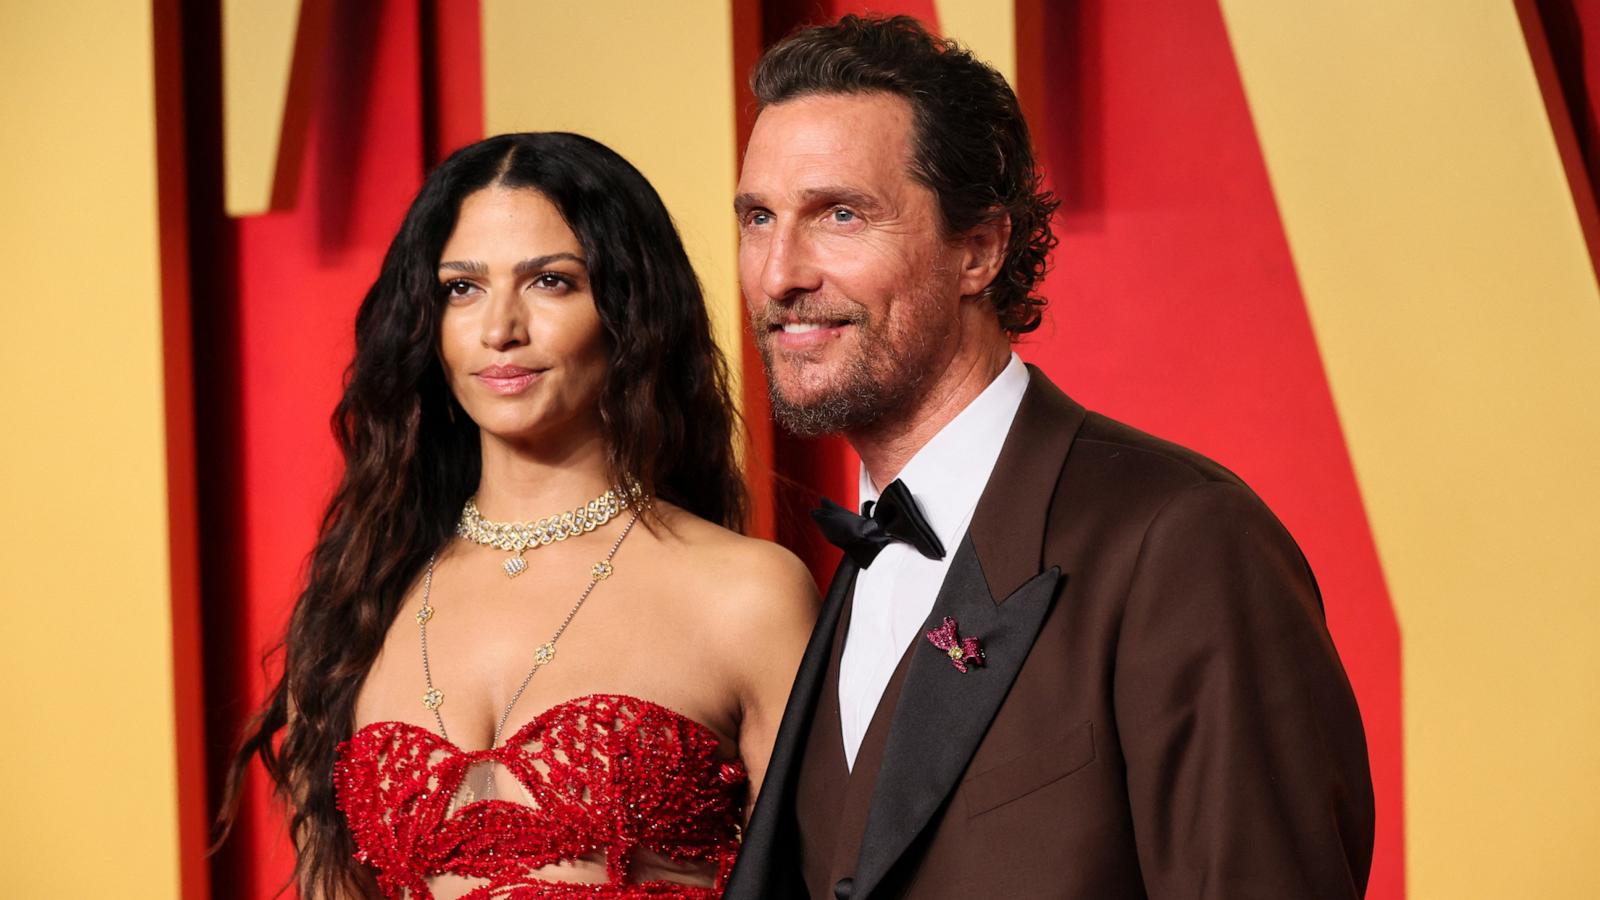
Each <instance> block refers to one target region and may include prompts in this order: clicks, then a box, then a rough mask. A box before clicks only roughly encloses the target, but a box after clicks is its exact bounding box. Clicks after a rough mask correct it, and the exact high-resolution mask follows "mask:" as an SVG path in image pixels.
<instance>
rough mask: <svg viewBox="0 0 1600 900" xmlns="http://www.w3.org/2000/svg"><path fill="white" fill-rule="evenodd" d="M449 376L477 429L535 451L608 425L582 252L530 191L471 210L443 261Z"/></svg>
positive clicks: (464, 210)
mask: <svg viewBox="0 0 1600 900" xmlns="http://www.w3.org/2000/svg"><path fill="white" fill-rule="evenodd" d="M439 282H440V284H441V285H443V286H444V290H445V294H446V297H447V300H446V305H445V309H444V315H443V317H442V321H441V323H440V327H439V349H440V355H441V356H442V357H443V359H444V368H445V375H446V377H447V378H448V379H449V382H450V390H451V391H452V392H453V393H454V394H455V397H456V400H457V401H458V402H459V403H460V404H461V406H462V407H463V408H464V409H466V411H467V415H469V416H471V417H472V421H474V422H476V423H477V424H478V427H479V428H481V429H483V431H484V432H485V433H486V434H488V435H492V436H494V437H497V438H500V439H502V440H504V441H506V442H507V443H512V444H517V445H532V444H539V443H545V442H548V441H550V440H552V439H554V440H563V439H571V438H577V437H581V436H583V433H587V432H591V431H593V430H596V429H598V428H599V423H600V414H599V407H598V398H599V396H600V388H601V385H602V383H603V382H604V380H605V375H606V353H605V346H604V340H603V338H602V334H601V328H600V314H599V312H598V311H597V310H596V309H595V304H594V294H593V293H592V291H591V288H590V284H589V270H588V267H587V262H586V260H585V259H584V255H583V248H582V247H580V246H579V244H578V239H577V237H576V236H575V235H573V233H572V229H571V228H569V227H567V223H566V221H565V220H564V219H563V218H562V217H561V213H560V211H558V210H557V209H556V207H555V204H553V203H551V202H550V201H549V200H548V199H546V198H545V196H544V195H543V194H541V193H539V192H538V191H535V190H531V189H528V188H506V187H498V186H491V187H487V188H484V189H482V190H480V191H478V192H476V193H474V194H471V195H469V196H468V197H467V198H466V200H464V201H462V203H461V211H460V213H459V215H458V216H457V218H456V227H455V231H453V232H451V234H450V239H449V240H448V241H446V242H445V245H444V252H443V253H441V254H440V260H439Z"/></svg>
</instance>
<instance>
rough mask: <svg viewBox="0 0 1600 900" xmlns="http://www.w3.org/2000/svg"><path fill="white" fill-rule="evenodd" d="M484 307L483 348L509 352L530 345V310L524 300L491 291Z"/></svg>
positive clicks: (507, 293)
mask: <svg viewBox="0 0 1600 900" xmlns="http://www.w3.org/2000/svg"><path fill="white" fill-rule="evenodd" d="M488 301H489V302H488V303H487V304H485V306H484V318H483V337H482V341H483V346H485V347H487V348H489V349H490V350H509V349H511V348H512V347H521V346H524V345H526V344H527V343H528V309H527V304H525V303H523V302H522V298H520V297H517V296H515V295H514V294H512V293H509V292H505V291H491V292H490V294H489V297H488Z"/></svg>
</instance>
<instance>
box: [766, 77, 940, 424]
mask: <svg viewBox="0 0 1600 900" xmlns="http://www.w3.org/2000/svg"><path fill="white" fill-rule="evenodd" d="M911 158H912V113H911V106H910V104H908V103H907V102H906V101H905V100H903V99H901V98H899V97H896V96H893V95H891V94H885V93H870V94H844V95H841V94H829V95H819V96H809V97H801V98H797V99H794V100H789V101H786V102H783V103H779V104H775V105H773V106H769V107H767V108H766V109H765V110H763V111H762V113H761V115H760V117H759V118H757V119H756V124H755V128H754V129H753V130H752V131H751V133H750V144H749V148H748V150H747V151H746V153H745V158H744V170H743V171H742V172H741V173H740V177H739V193H738V197H737V199H736V200H735V209H736V212H737V214H738V216H739V283H740V286H741V288H742V289H743V291H744V297H745V302H746V304H748V306H749V310H750V324H751V328H752V330H753V331H754V333H755V337H756V343H757V346H758V347H759V348H760V350H761V358H762V360H763V361H764V362H765V363H766V368H767V380H768V382H769V384H770V386H771V393H772V408H773V413H774V415H775V416H776V417H777V418H778V421H779V422H780V423H781V424H782V425H784V427H786V428H788V429H789V430H790V431H793V432H796V433H798V434H803V435H811V434H820V433H824V432H834V431H850V430H855V429H859V428H864V427H868V426H871V425H873V424H874V423H876V422H878V421H880V420H881V419H882V418H883V417H884V416H886V415H892V414H893V413H895V412H896V411H897V410H901V409H905V408H906V407H908V406H909V405H910V404H912V403H914V402H915V401H916V400H917V399H919V398H918V388H919V386H920V385H921V384H922V383H923V381H924V380H925V379H926V380H928V381H929V382H931V381H932V380H933V378H934V376H935V374H936V373H937V372H939V371H941V370H942V369H943V368H944V367H945V365H946V364H947V363H948V362H949V360H950V356H951V354H952V352H953V349H954V343H955V342H954V341H953V340H951V339H950V338H951V336H952V334H953V333H954V331H955V330H956V328H957V322H956V319H957V315H958V309H959V304H960V292H959V289H958V280H957V271H958V269H959V266H960V257H961V248H960V246H959V245H958V244H956V243H954V242H951V241H948V240H946V239H945V238H944V236H943V229H942V225H941V219H940V215H939V207H938V200H937V198H936V197H935V196H934V194H933V192H932V191H931V190H929V189H928V188H927V187H925V186H924V185H922V184H921V183H920V182H918V181H916V180H915V179H913V178H912V176H911V169H910V166H911Z"/></svg>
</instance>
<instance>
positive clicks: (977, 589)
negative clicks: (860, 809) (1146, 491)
mask: <svg viewBox="0 0 1600 900" xmlns="http://www.w3.org/2000/svg"><path fill="white" fill-rule="evenodd" d="M1060 578H1061V572H1060V570H1059V569H1051V570H1049V571H1047V572H1043V573H1039V574H1038V575H1036V576H1035V577H1034V578H1032V579H1030V580H1029V581H1027V582H1025V583H1024V584H1023V585H1022V586H1021V587H1019V588H1017V590H1016V591H1015V592H1013V593H1012V594H1011V595H1010V596H1009V597H1006V598H1004V599H1003V602H996V600H995V599H994V598H992V597H990V595H989V589H988V586H987V582H986V580H985V578H984V575H983V569H982V567H980V566H979V565H978V557H977V554H976V552H975V551H974V550H973V545H972V541H971V540H970V539H964V540H962V542H961V546H960V548H959V549H958V550H957V551H956V556H955V559H953V560H952V561H951V563H950V574H949V575H948V576H947V577H946V578H945V581H944V585H943V587H941V588H940V590H939V598H938V600H937V601H936V602H935V603H934V606H933V612H932V613H931V614H930V615H929V616H928V619H927V621H926V622H924V623H923V627H922V632H926V631H928V630H930V629H932V628H934V627H936V626H937V625H938V624H939V623H940V622H941V621H943V619H944V617H945V616H949V617H951V618H953V619H955V620H956V622H957V624H958V627H959V629H960V632H961V636H962V637H977V638H978V639H979V640H980V641H981V642H982V644H983V650H984V654H985V661H984V664H983V665H982V666H974V667H972V668H971V669H970V670H969V671H968V672H966V673H965V674H963V673H962V672H960V671H958V670H957V669H956V667H955V666H954V665H952V664H951V662H950V658H949V657H948V656H947V655H945V653H943V652H942V651H940V650H939V649H938V648H937V647H935V646H934V645H933V644H932V643H931V642H930V641H928V640H927V639H926V638H925V637H924V636H923V634H922V633H919V634H918V636H917V638H916V643H915V645H914V646H913V647H912V649H911V663H910V667H909V668H908V669H907V671H906V680H905V686H904V687H903V688H902V689H901V692H900V699H899V702H898V703H897V704H896V705H895V711H894V720H893V724H892V725H891V726H890V730H889V739H888V744H887V746H885V748H884V753H883V759H884V763H883V767H882V769H880V770H879V773H878V783H877V787H876V788H875V790H874V791H873V795H872V807H871V810H870V811H869V812H868V814H867V825H866V831H865V833H864V834H863V835H862V840H861V855H860V857H859V858H858V861H857V865H856V873H855V882H854V885H853V887H854V890H853V891H852V894H851V895H852V896H853V897H856V898H863V897H867V896H869V895H870V894H871V892H872V890H873V889H874V888H875V887H877V885H878V884H879V883H880V882H881V881H882V880H883V878H884V876H885V875H887V874H888V872H889V869H890V867H892V866H893V865H894V862H895V860H897V859H899V858H900V856H901V854H903V853H904V852H905V851H906V848H907V847H909V846H910V845H911V842H912V841H913V840H914V839H915V838H916V836H917V834H918V833H920V832H921V831H922V829H923V828H924V827H925V826H926V825H927V824H928V822H929V821H930V820H931V819H932V818H933V816H934V814H935V813H936V812H937V811H938V810H939V808H940V807H941V806H943V805H944V802H945V798H947V797H948V796H949V795H950V792H951V791H952V790H954V788H955V785H956V782H957V781H958V780H959V779H960V777H961V773H962V772H963V771H965V770H966V767H967V763H968V762H969V761H970V760H971V759H972V754H973V753H974V752H976V751H977V749H978V744H979V742H980V741H982V740H983V735H984V733H985V732H987V731H988V729H989V723H990V722H991V721H992V720H993V719H994V715H995V712H996V711H997V710H999V708H1000V703H1001V701H1003V700H1004V699H1005V696H1006V692H1007V691H1009V690H1010V689H1011V682H1012V681H1013V680H1014V679H1015V678H1016V677H1017V672H1018V670H1020V669H1021V668H1022V661H1023V660H1024V659H1026V658H1027V655H1028V650H1029V649H1031V648H1032V646H1033V640H1034V638H1035V637H1036V636H1037V635H1038V633H1039V626H1040V625H1042V624H1043V623H1044V617H1045V614H1046V613H1047V612H1049V610H1050V605H1051V601H1052V600H1054V598H1055V594H1056V586H1057V584H1058V582H1059V581H1060Z"/></svg>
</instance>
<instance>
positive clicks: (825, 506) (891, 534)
mask: <svg viewBox="0 0 1600 900" xmlns="http://www.w3.org/2000/svg"><path fill="white" fill-rule="evenodd" d="M862 511H863V512H864V513H866V515H864V516H858V515H856V514H855V513H853V512H851V511H850V510H848V509H845V508H844V507H842V506H840V505H839V504H837V503H834V502H833V501H832V500H829V499H828V498H826V497H824V498H822V508H821V509H814V510H812V511H811V518H813V519H815V520H816V521H817V527H818V528H820V529H822V536H823V537H825V538H827V539H828V542H829V543H831V544H833V545H834V546H836V547H838V548H839V549H841V550H843V551H844V552H845V553H846V554H847V555H849V557H850V558H851V559H852V560H854V561H855V564H856V565H858V566H860V567H861V568H863V569H865V568H866V567H867V566H870V565H872V561H873V560H874V559H877V558H878V552H879V551H880V550H882V549H883V548H884V547H887V546H889V545H890V544H892V543H894V542H895V541H901V542H903V543H907V544H910V545H911V546H912V547H915V548H916V550H917V552H918V553H921V554H922V555H923V556H926V557H927V558H929V559H944V544H942V543H940V542H939V536H938V535H937V534H934V533H933V527H932V526H930V525H929V524H928V520H927V519H925V518H923V516H922V510H921V509H919V508H918V507H917V501H916V500H915V499H913V498H912V496H911V491H909V490H908V489H907V488H906V486H905V484H904V483H902V482H901V481H900V479H898V478H896V479H895V480H894V481H891V482H889V486H888V487H886V488H884V489H883V494H882V495H881V496H879V497H878V502H876V503H873V502H871V501H868V502H867V504H866V506H865V507H864V508H863V509H862Z"/></svg>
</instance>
